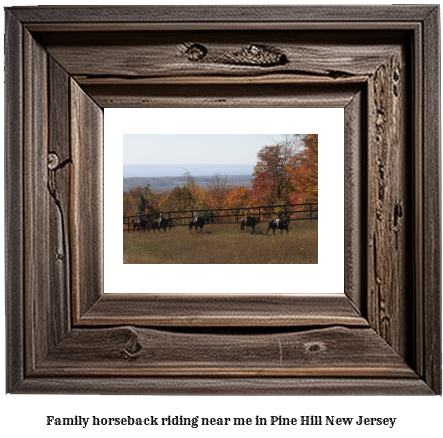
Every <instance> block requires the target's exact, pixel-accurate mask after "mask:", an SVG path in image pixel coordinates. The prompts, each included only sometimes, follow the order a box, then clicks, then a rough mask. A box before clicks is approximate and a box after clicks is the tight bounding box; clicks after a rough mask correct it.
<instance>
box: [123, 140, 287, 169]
mask: <svg viewBox="0 0 443 438" xmlns="http://www.w3.org/2000/svg"><path fill="white" fill-rule="evenodd" d="M281 139H282V135H281V134H125V135H123V164H186V163H199V164H251V165H255V164H256V162H257V152H258V151H259V150H260V149H261V148H262V147H264V146H271V145H274V144H275V143H276V142H279V141H280V140H281Z"/></svg>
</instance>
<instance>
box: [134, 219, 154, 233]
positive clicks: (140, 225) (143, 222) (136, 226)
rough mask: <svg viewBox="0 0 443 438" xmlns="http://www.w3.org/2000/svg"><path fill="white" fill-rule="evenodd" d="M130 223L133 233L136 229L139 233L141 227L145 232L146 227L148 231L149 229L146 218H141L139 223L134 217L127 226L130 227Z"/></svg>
mask: <svg viewBox="0 0 443 438" xmlns="http://www.w3.org/2000/svg"><path fill="white" fill-rule="evenodd" d="M131 225H132V227H133V228H132V232H133V233H135V230H136V229H137V230H138V232H139V233H140V229H142V230H143V232H144V233H145V232H146V229H148V232H149V231H151V230H150V229H149V222H148V221H147V219H142V220H141V221H140V223H139V222H138V220H137V219H135V220H133V221H132V222H131V223H130V225H129V227H131Z"/></svg>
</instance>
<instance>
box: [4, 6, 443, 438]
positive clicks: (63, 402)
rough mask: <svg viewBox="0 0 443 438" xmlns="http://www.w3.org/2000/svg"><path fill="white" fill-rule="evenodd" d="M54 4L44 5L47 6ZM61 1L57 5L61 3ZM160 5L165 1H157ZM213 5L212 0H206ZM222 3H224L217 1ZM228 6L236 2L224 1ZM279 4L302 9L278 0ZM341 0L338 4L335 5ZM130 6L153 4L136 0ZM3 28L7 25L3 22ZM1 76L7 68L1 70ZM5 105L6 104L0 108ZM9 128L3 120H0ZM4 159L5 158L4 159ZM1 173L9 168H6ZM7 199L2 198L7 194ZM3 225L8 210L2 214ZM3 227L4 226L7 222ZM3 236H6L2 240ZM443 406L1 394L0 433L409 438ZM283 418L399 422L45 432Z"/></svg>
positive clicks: (371, 400)
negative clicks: (73, 420)
mask: <svg viewBox="0 0 443 438" xmlns="http://www.w3.org/2000/svg"><path fill="white" fill-rule="evenodd" d="M50 3H51V2H49V1H45V4H50ZM61 3H62V2H60V1H56V2H53V4H61ZM94 3H95V4H112V3H113V2H112V1H110V0H105V1H95V2H94ZM156 3H157V4H160V3H162V2H156ZM205 3H208V2H205ZM219 3H220V4H222V2H219ZM226 3H227V4H229V3H231V4H232V2H226ZM247 3H249V4H259V3H264V4H266V3H270V1H267V2H262V1H260V0H253V1H248V0H243V1H242V2H241V4H247ZM278 3H279V4H284V3H285V4H286V3H288V4H296V3H297V2H286V1H284V0H279V2H278ZM309 3H312V4H320V3H328V2H324V1H318V2H310V1H308V0H303V2H301V4H309ZM332 3H337V2H332ZM339 3H340V4H351V5H352V4H355V3H357V1H356V0H354V1H350V2H349V1H346V0H340V2H339ZM364 3H366V4H369V3H374V4H389V2H383V1H375V2H374V1H369V0H366V1H365V2H364ZM29 4H32V2H28V1H26V2H25V1H11V2H10V3H5V2H4V5H5V6H6V5H14V6H18V5H29ZM131 4H147V3H144V2H143V3H141V2H137V1H133V2H131ZM1 26H3V20H1ZM0 74H3V70H2V69H0ZM1 107H3V105H2V106H1ZM0 123H1V124H3V118H0ZM0 157H1V158H0V159H3V154H0ZM0 172H3V166H2V165H1V166H0ZM0 187H1V189H2V190H3V175H0ZM2 199H3V197H2ZM1 217H2V221H3V211H2V212H1ZM2 223H3V222H2ZM3 236H4V234H3V233H0V240H1V243H3V238H4V237H3ZM0 270H1V275H2V282H1V283H2V284H4V265H3V263H1V264H0ZM3 302H4V300H1V304H0V305H1V306H2V309H1V311H0V327H1V330H2V331H3V330H4V322H5V321H4V308H3V305H4V304H3ZM3 340H4V336H3V335H2V336H0V355H1V357H3V358H4V357H5V351H4V341H3ZM0 363H1V364H0V393H1V392H2V391H4V387H5V385H4V360H2V361H1V362H0ZM442 412H443V402H442V398H441V397H191V396H176V397H152V396H65V395H0V433H1V434H2V436H4V437H11V436H31V434H32V436H36V437H40V436H41V437H48V438H50V437H57V438H59V437H60V436H63V437H65V438H69V437H75V438H78V437H82V436H84V437H94V438H96V437H101V436H106V437H109V438H112V437H118V438H121V437H122V436H127V435H129V434H132V435H135V434H136V435H137V436H140V437H147V436H152V437H169V436H171V437H175V436H177V435H179V436H180V437H184V438H186V437H191V436H201V437H205V438H206V437H207V436H211V437H213V438H218V437H223V438H225V436H226V435H229V436H232V437H236V436H238V437H244V436H248V435H249V434H248V432H249V433H253V434H254V436H255V437H257V438H262V437H263V438H265V437H266V438H268V437H269V436H270V435H271V434H272V435H277V434H278V435H279V436H280V437H291V438H293V437H295V436H301V437H322V438H323V437H325V436H327V437H328V438H331V437H332V438H335V437H337V438H345V437H350V438H355V436H356V435H357V434H358V436H359V437H360V438H364V437H368V438H374V434H377V435H378V436H380V437H383V438H384V437H402V438H404V437H409V436H432V437H434V436H440V435H441V434H442V431H443V428H442V423H441V418H442V415H441V414H442ZM275 414H277V415H280V414H281V415H284V416H288V417H293V416H300V415H335V416H343V417H350V416H357V415H366V416H374V417H378V416H387V417H397V418H398V419H397V422H396V425H395V427H394V428H393V429H389V428H387V427H372V428H371V427H365V428H361V427H360V428H359V427H337V426H334V427H333V426H323V427H321V428H320V427H318V428H299V427H295V428H294V427H279V428H276V427H267V428H260V429H258V428H253V429H252V428H251V429H249V428H248V429H246V430H245V428H239V429H234V428H232V427H229V428H226V427H218V428H216V427H214V428H211V429H210V430H209V429H205V428H198V429H191V428H190V427H183V428H178V427H172V428H170V429H151V428H149V427H147V428H143V429H142V428H137V429H127V428H118V427H115V428H102V429H98V430H97V429H94V428H87V429H80V428H78V427H72V428H69V427H64V428H60V427H58V428H56V427H47V426H45V416H46V415H57V416H62V417H63V416H73V415H83V416H87V417H90V416H92V415H96V416H125V415H132V416H143V417H144V416H147V415H155V416H167V415H187V416H194V415H199V416H213V417H216V416H227V417H235V416H243V417H248V416H251V417H254V416H255V415H260V416H263V417H266V416H269V415H275Z"/></svg>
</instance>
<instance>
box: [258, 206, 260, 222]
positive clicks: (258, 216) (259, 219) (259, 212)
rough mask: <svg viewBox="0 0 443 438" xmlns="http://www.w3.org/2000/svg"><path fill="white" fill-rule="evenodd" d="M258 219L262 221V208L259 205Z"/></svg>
mask: <svg viewBox="0 0 443 438" xmlns="http://www.w3.org/2000/svg"><path fill="white" fill-rule="evenodd" d="M258 221H259V222H261V208H260V207H258Z"/></svg>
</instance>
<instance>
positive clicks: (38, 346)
mask: <svg viewBox="0 0 443 438" xmlns="http://www.w3.org/2000/svg"><path fill="white" fill-rule="evenodd" d="M23 39H24V40H23V46H24V49H23V50H24V85H23V88H24V90H23V96H24V105H23V107H24V119H25V120H27V121H28V123H26V125H25V127H24V131H23V137H24V138H23V150H24V151H26V153H25V154H24V156H23V166H24V175H23V183H24V217H25V221H24V229H23V234H24V237H25V240H24V244H25V253H24V261H25V272H24V278H25V287H26V290H27V291H28V293H27V294H26V299H25V302H24V317H25V321H26V322H25V327H26V333H25V340H26V341H25V342H26V352H27V356H26V366H27V368H28V371H29V370H32V369H34V368H35V366H36V363H37V362H38V361H39V360H42V359H43V358H44V357H45V356H46V355H47V353H48V351H49V350H50V348H51V347H52V346H53V345H54V339H53V338H52V330H51V327H50V324H48V322H49V321H51V318H52V313H53V309H52V302H51V296H50V295H51V293H50V276H49V271H50V269H49V266H50V265H51V258H52V257H51V256H52V254H51V250H50V246H49V238H48V237H49V234H48V230H49V221H50V219H49V209H50V202H51V200H50V196H49V192H48V190H47V183H48V181H47V147H48V145H47V137H48V132H47V120H48V93H47V92H48V90H47V79H46V78H47V72H48V71H47V55H46V52H45V50H44V48H43V47H42V46H41V45H39V44H38V43H37V42H36V41H35V40H34V39H33V38H32V36H31V35H30V33H29V32H24V35H23ZM37 119H40V120H41V123H34V121H35V120H37ZM54 293H59V291H54ZM37 327H38V329H37Z"/></svg>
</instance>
